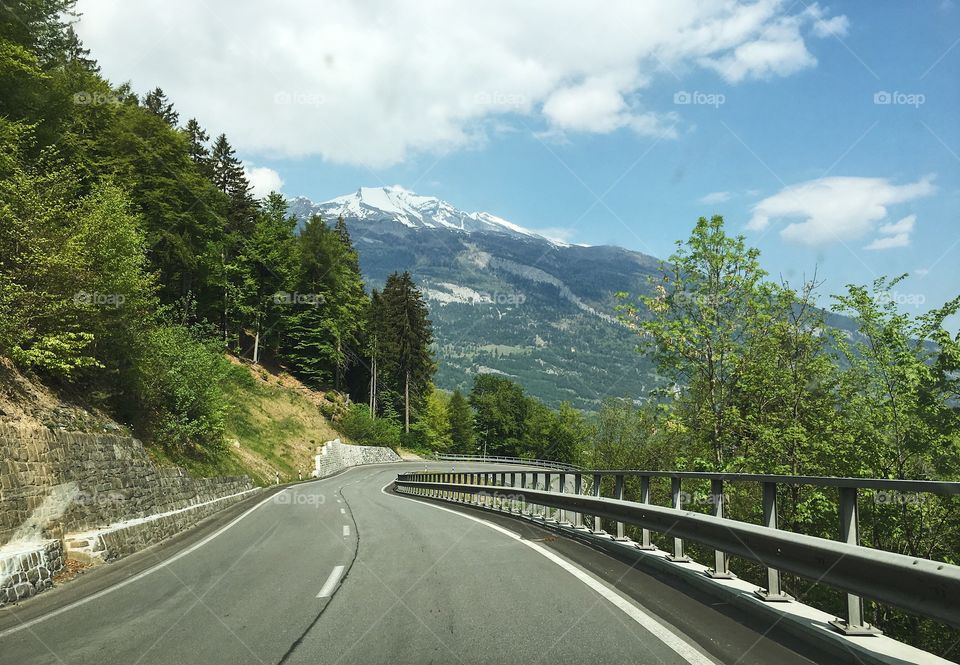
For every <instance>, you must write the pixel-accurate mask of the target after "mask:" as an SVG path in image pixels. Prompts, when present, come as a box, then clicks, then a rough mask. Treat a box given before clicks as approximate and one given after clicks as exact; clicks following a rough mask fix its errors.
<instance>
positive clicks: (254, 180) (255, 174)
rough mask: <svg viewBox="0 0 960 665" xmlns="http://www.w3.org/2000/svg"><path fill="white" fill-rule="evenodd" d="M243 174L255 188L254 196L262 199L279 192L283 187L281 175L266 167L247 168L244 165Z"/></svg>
mask: <svg viewBox="0 0 960 665" xmlns="http://www.w3.org/2000/svg"><path fill="white" fill-rule="evenodd" d="M243 172H244V174H246V176H247V180H249V181H250V185H251V187H252V188H253V195H254V196H255V197H256V198H258V199H262V198H263V197H265V196H266V195H268V194H269V193H270V192H279V191H280V188H281V187H283V179H282V178H281V177H280V174H279V173H277V172H276V171H274V170H273V169H271V168H267V167H266V166H247V165H244V167H243Z"/></svg>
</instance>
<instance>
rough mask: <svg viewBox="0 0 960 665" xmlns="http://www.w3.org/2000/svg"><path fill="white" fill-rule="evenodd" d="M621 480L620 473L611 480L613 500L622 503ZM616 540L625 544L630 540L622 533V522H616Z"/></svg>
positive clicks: (621, 475)
mask: <svg viewBox="0 0 960 665" xmlns="http://www.w3.org/2000/svg"><path fill="white" fill-rule="evenodd" d="M623 480H624V479H623V474H622V473H618V474H617V475H616V476H614V479H613V498H614V499H616V500H617V501H623V484H624V482H623ZM616 539H617V540H619V541H620V542H626V541H629V540H630V539H629V538H627V536H626V532H625V531H624V528H623V522H617V538H616Z"/></svg>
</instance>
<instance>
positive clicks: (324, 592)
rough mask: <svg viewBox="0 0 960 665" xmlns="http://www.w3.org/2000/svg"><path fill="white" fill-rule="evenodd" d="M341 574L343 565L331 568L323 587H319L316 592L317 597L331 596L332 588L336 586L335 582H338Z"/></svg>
mask: <svg viewBox="0 0 960 665" xmlns="http://www.w3.org/2000/svg"><path fill="white" fill-rule="evenodd" d="M341 575H343V566H336V567H335V568H334V569H333V570H331V571H330V577H328V578H327V581H326V582H324V583H323V587H321V589H320V593H318V594H317V598H329V597H330V596H332V595H333V590H334V589H336V588H337V584H338V583H339V582H340V576H341Z"/></svg>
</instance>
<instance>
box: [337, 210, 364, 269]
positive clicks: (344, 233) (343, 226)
mask: <svg viewBox="0 0 960 665" xmlns="http://www.w3.org/2000/svg"><path fill="white" fill-rule="evenodd" d="M334 230H335V231H336V232H337V235H338V236H339V237H340V242H342V243H343V245H344V247H346V248H347V250H348V251H349V252H350V254H351V255H350V256H349V257H348V260H349V261H350V267H351V268H352V269H353V270H356V271H357V272H358V273H359V272H360V257H359V255H358V254H357V252H356V250H354V247H353V240H352V239H351V238H350V231H349V230H348V229H347V223H346V222H345V221H344V220H343V215H340V216H339V217H337V223H336V225H335V226H334Z"/></svg>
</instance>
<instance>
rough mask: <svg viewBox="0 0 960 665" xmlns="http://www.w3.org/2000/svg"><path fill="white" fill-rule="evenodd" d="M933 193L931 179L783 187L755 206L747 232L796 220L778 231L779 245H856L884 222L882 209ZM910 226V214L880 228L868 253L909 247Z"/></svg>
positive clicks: (836, 180)
mask: <svg viewBox="0 0 960 665" xmlns="http://www.w3.org/2000/svg"><path fill="white" fill-rule="evenodd" d="M934 189H935V188H934V185H933V177H932V176H926V177H924V178H921V179H920V180H918V181H917V182H913V183H907V184H904V185H895V184H893V183H891V182H890V181H889V180H887V179H885V178H859V177H829V178H819V179H817V180H809V181H807V182H802V183H799V184H796V185H790V186H789V187H785V188H784V189H782V190H780V191H779V192H778V193H776V194H774V195H773V196H769V197H767V198H765V199H763V200H762V201H759V202H758V203H757V204H755V205H754V206H753V217H752V218H751V219H750V222H749V223H748V224H747V228H748V229H750V230H753V231H763V230H765V229H767V228H768V227H769V226H770V224H771V222H772V221H774V220H778V219H784V220H796V219H798V218H799V219H800V220H801V221H791V222H789V223H788V224H787V225H786V226H785V227H784V228H783V229H782V230H781V231H780V236H781V237H782V238H783V239H784V240H787V241H790V242H795V243H798V244H802V245H809V246H820V245H826V244H829V243H831V242H838V241H839V242H843V241H846V240H856V239H858V238H862V237H864V236H866V235H868V234H869V233H871V232H872V231H873V230H874V229H875V227H876V225H877V224H878V223H879V222H882V221H883V220H885V219H886V217H887V207H888V206H891V205H895V204H898V203H905V202H908V201H913V200H915V199H918V198H920V197H923V196H927V195H929V194H931V193H932V192H933V191H934ZM915 222H916V217H915V216H913V215H911V216H910V217H905V218H903V219H901V220H900V221H899V222H897V223H896V224H884V225H882V226H881V228H880V229H878V231H879V232H880V234H881V235H882V236H884V237H883V238H881V239H879V240H878V241H877V246H876V247H871V249H884V248H887V247H902V246H903V244H907V243H909V238H910V232H911V231H912V230H913V225H914V223H915ZM884 229H887V230H886V231H884ZM900 236H903V237H900ZM897 243H901V244H897Z"/></svg>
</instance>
